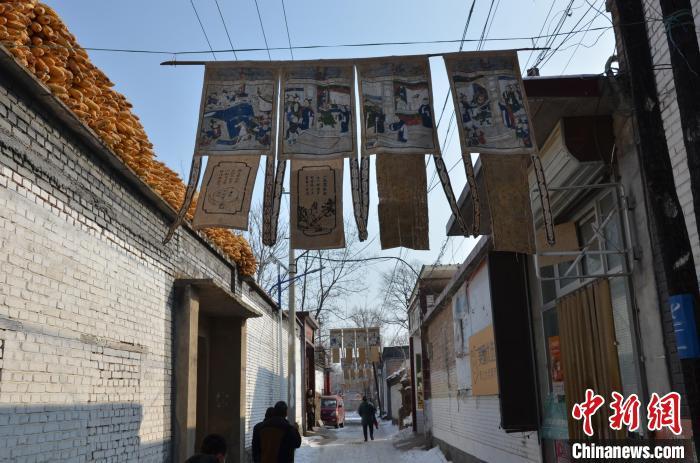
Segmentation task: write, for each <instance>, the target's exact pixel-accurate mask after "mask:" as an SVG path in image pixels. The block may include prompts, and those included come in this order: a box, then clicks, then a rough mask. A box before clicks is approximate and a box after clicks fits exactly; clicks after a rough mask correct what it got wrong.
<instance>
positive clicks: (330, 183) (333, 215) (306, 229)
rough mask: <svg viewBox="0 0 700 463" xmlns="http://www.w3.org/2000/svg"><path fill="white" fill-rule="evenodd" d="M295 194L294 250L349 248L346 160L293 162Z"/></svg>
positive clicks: (293, 213)
mask: <svg viewBox="0 0 700 463" xmlns="http://www.w3.org/2000/svg"><path fill="white" fill-rule="evenodd" d="M291 190H292V201H291V202H292V207H291V209H292V210H291V214H290V215H291V220H290V228H291V230H290V235H291V240H292V247H293V248H294V249H335V248H342V247H345V229H344V226H343V159H329V160H327V161H320V160H319V161H292V178H291ZM346 347H347V346H346Z"/></svg>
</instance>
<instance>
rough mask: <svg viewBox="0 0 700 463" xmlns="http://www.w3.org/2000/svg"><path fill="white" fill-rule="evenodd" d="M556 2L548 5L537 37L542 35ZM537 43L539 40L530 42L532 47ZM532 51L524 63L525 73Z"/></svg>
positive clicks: (554, 0) (553, 0)
mask: <svg viewBox="0 0 700 463" xmlns="http://www.w3.org/2000/svg"><path fill="white" fill-rule="evenodd" d="M556 1H557V0H552V3H551V4H550V5H549V11H548V12H547V16H546V17H545V18H544V22H543V23H542V27H541V28H540V32H539V33H538V35H542V32H544V28H545V27H547V21H549V15H550V14H552V10H553V9H554V4H555V3H556ZM537 42H539V39H537V40H534V41H533V42H532V47H533V48H534V47H536V46H537ZM534 53H535V52H534V50H533V51H531V52H530V54H529V55H528V56H527V61H525V68H524V69H523V71H527V65H528V64H530V60H531V59H532V55H533V54H534Z"/></svg>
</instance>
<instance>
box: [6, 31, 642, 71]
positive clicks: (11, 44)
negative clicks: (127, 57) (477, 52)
mask: <svg viewBox="0 0 700 463" xmlns="http://www.w3.org/2000/svg"><path fill="white" fill-rule="evenodd" d="M635 25H639V24H635V23H630V24H622V26H635ZM612 28H613V27H612V26H604V27H593V28H591V29H590V30H589V32H596V31H604V30H610V29H612ZM582 32H584V31H582V30H578V31H568V32H560V33H558V34H550V35H541V36H531V37H494V38H490V39H489V38H487V39H484V40H485V41H487V42H513V41H523V40H527V41H529V42H530V43H531V42H532V40H535V39H538V38H546V37H560V36H563V35H568V34H577V33H582ZM461 42H464V43H469V42H479V39H465V40H462V39H452V40H424V41H409V42H376V43H349V44H348V43H346V44H332V45H296V46H293V47H292V49H294V50H314V49H326V48H364V47H384V46H409V45H440V44H450V43H461ZM0 43H2V44H3V45H4V46H7V47H9V48H13V47H19V48H67V49H77V47H71V46H66V45H59V44H42V45H24V44H22V45H19V44H16V43H15V42H11V41H7V40H0ZM79 48H80V49H81V50H85V51H100V52H109V53H136V54H150V55H169V56H180V55H202V54H207V53H212V51H213V52H214V53H231V52H233V50H231V49H230V48H228V49H221V50H182V51H172V50H148V49H135V48H107V47H79ZM532 49H533V48H532V47H519V48H517V50H520V51H525V50H532ZM266 50H270V51H276V50H289V46H286V47H269V48H237V49H236V52H238V53H245V52H260V51H266ZM536 50H544V48H542V47H538V48H536ZM444 53H449V52H441V53H435V54H434V56H438V55H440V54H444ZM431 56H432V55H431ZM173 64H176V63H173Z"/></svg>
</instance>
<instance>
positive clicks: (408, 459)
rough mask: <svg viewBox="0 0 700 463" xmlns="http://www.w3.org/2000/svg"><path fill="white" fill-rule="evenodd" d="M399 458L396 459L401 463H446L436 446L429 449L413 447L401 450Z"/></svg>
mask: <svg viewBox="0 0 700 463" xmlns="http://www.w3.org/2000/svg"><path fill="white" fill-rule="evenodd" d="M399 458H400V459H399V460H397V461H400V462H401V463H448V461H447V460H446V459H445V455H443V454H442V452H441V451H440V449H439V448H438V447H433V448H432V449H430V450H416V449H414V450H409V451H407V452H401V454H400V457H399Z"/></svg>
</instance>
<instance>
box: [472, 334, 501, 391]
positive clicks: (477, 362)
mask: <svg viewBox="0 0 700 463" xmlns="http://www.w3.org/2000/svg"><path fill="white" fill-rule="evenodd" d="M469 356H470V366H471V371H472V394H473V395H496V394H498V372H497V368H496V346H495V343H494V340H493V325H489V326H487V327H486V328H484V329H483V330H481V331H478V332H476V333H474V334H473V335H472V336H470V337H469Z"/></svg>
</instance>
